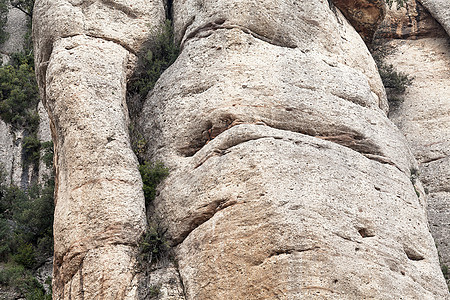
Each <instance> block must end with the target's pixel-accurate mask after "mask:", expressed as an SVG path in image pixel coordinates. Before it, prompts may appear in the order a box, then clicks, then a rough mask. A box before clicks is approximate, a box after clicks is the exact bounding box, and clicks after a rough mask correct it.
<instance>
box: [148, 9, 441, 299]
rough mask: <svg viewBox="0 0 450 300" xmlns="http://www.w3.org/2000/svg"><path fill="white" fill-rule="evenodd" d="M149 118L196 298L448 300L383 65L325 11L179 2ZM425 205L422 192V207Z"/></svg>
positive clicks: (161, 202)
mask: <svg viewBox="0 0 450 300" xmlns="http://www.w3.org/2000/svg"><path fill="white" fill-rule="evenodd" d="M173 9H174V16H173V18H174V25H175V31H176V36H177V39H178V40H179V41H180V42H181V46H182V49H183V50H182V52H181V55H180V57H179V58H178V60H177V61H176V62H175V64H174V65H173V66H172V67H171V68H170V69H169V70H167V71H166V73H164V74H163V76H162V77H161V78H160V80H159V82H158V84H157V85H156V87H155V88H154V90H153V91H152V92H151V93H150V95H149V97H148V99H147V102H146V104H145V107H144V110H143V113H142V114H141V116H140V120H141V126H142V127H143V128H144V131H145V134H146V137H147V139H148V141H149V143H150V147H149V151H148V153H147V157H148V158H149V159H152V160H162V161H163V162H164V163H165V164H166V165H168V166H170V168H171V175H170V176H169V178H168V179H167V180H166V181H165V182H164V184H163V186H162V187H161V191H160V194H159V196H158V197H157V198H156V200H155V202H154V204H153V208H152V215H153V217H154V218H157V219H158V220H159V222H161V223H162V224H163V225H164V226H166V227H167V228H168V235H169V237H170V239H171V242H172V245H173V246H174V247H175V253H176V257H177V260H178V264H179V271H180V274H181V277H182V279H183V283H184V287H185V291H186V297H187V298H188V299H273V298H281V299H303V298H305V299H343V298H346V297H348V298H350V299H365V298H378V299H400V298H405V299H421V298H424V299H441V298H442V299H443V298H445V297H446V295H447V291H446V286H445V283H444V280H443V279H442V275H441V273H440V269H439V265H438V258H437V253H436V250H435V248H434V242H433V240H432V238H431V236H430V234H429V230H428V224H427V220H426V214H425V202H424V201H425V200H424V199H425V197H424V192H423V191H422V188H421V186H420V183H418V182H415V183H412V182H411V180H410V179H411V170H414V168H416V163H415V160H414V158H413V157H412V155H411V153H410V151H409V149H408V147H407V145H406V141H405V139H404V138H403V137H402V135H401V134H400V133H399V131H398V130H397V129H396V128H395V126H394V125H393V124H392V123H391V122H390V121H389V120H388V119H387V117H386V111H387V103H386V98H385V94H384V90H383V88H382V85H381V81H380V78H379V76H378V73H377V71H376V67H375V64H374V62H373V60H372V58H371V56H370V54H369V52H368V51H367V49H366V47H365V45H364V43H363V42H362V40H361V39H360V37H359V36H358V34H357V33H356V31H355V30H354V29H353V28H352V27H351V26H350V25H349V23H348V22H347V21H346V19H345V18H344V17H343V16H342V15H341V14H340V12H339V11H337V10H333V9H332V8H330V7H329V5H328V3H324V2H323V1H301V2H286V1H260V2H258V4H256V3H254V2H252V1H231V2H230V1H228V2H225V1H203V2H202V3H199V2H197V1H176V2H174V7H173ZM416 193H417V194H416Z"/></svg>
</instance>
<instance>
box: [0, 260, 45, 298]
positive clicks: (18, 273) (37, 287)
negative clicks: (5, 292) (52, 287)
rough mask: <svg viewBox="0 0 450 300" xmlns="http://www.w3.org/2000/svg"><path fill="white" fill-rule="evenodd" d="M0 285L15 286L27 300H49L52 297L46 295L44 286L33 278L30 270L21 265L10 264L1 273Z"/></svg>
mask: <svg viewBox="0 0 450 300" xmlns="http://www.w3.org/2000/svg"><path fill="white" fill-rule="evenodd" d="M0 284H2V285H4V286H13V287H16V288H17V289H18V291H20V292H21V293H23V294H25V299H27V300H28V299H32V300H34V299H36V300H47V299H51V295H45V292H44V290H43V287H42V285H41V284H40V283H39V282H38V281H37V280H36V278H34V277H33V275H32V273H31V271H30V270H27V269H26V268H24V267H23V266H21V265H18V264H14V263H8V264H6V265H5V266H4V268H3V269H2V270H1V271H0Z"/></svg>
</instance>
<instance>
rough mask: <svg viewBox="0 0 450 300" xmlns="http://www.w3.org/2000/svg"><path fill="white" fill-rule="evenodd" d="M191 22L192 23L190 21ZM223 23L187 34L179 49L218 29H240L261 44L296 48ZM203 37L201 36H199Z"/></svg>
mask: <svg viewBox="0 0 450 300" xmlns="http://www.w3.org/2000/svg"><path fill="white" fill-rule="evenodd" d="M192 22H193V21H192ZM224 23H225V21H224V20H220V22H218V21H215V22H209V23H206V24H205V25H203V26H200V27H198V28H197V29H196V30H194V31H192V32H191V33H189V34H188V35H187V36H186V38H184V39H183V41H182V42H181V45H180V49H183V48H184V45H185V43H186V42H187V41H189V40H191V39H193V38H202V37H207V36H209V35H211V33H212V32H209V33H206V32H208V31H215V30H218V29H228V30H229V29H240V30H241V31H242V32H244V33H246V34H250V35H252V36H253V37H254V38H256V39H258V40H261V41H263V42H266V43H269V44H271V45H274V46H278V47H284V48H291V49H294V48H297V45H295V44H288V43H282V42H281V41H276V40H274V39H272V38H268V37H265V36H263V35H260V34H258V33H256V32H254V31H252V30H251V29H249V28H246V27H244V26H241V25H237V24H224ZM200 35H203V36H200Z"/></svg>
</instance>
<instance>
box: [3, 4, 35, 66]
mask: <svg viewBox="0 0 450 300" xmlns="http://www.w3.org/2000/svg"><path fill="white" fill-rule="evenodd" d="M27 21H28V17H27V15H26V14H24V13H23V12H22V11H20V10H18V9H17V8H13V7H11V8H10V9H9V11H8V21H7V23H6V27H5V28H4V30H5V31H6V32H7V33H8V35H9V37H8V39H7V40H6V41H5V42H4V43H3V44H2V45H0V53H1V56H2V59H3V63H4V64H6V63H8V61H9V55H10V54H12V53H14V52H19V51H21V50H22V49H23V43H24V36H25V34H26V32H27Z"/></svg>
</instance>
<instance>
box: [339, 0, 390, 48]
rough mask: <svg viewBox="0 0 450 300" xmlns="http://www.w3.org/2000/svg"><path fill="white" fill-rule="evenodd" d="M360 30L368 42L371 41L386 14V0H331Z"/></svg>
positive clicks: (357, 29)
mask: <svg viewBox="0 0 450 300" xmlns="http://www.w3.org/2000/svg"><path fill="white" fill-rule="evenodd" d="M331 2H333V3H334V4H335V5H336V6H337V7H338V8H339V9H340V10H341V12H342V13H343V14H344V16H345V17H346V18H347V20H349V22H350V23H351V24H352V26H353V27H354V28H355V29H356V31H358V32H359V34H360V35H361V37H362V38H363V39H364V41H366V42H369V43H370V42H371V41H372V38H373V35H374V34H375V31H376V30H377V28H378V25H380V23H381V21H383V19H384V16H385V15H386V1H385V0H362V1H361V0H350V1H349V0H331Z"/></svg>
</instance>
